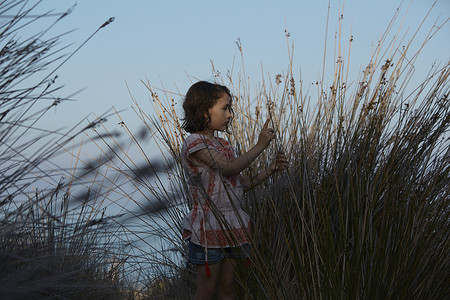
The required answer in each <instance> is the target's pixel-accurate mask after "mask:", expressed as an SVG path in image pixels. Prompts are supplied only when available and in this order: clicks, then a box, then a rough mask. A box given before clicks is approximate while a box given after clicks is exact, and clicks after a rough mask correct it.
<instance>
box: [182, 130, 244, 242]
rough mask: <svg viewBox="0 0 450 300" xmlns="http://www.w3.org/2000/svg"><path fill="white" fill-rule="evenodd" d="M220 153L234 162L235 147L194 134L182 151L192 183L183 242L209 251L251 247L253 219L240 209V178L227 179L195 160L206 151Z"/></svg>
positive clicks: (189, 180)
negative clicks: (251, 224)
mask: <svg viewBox="0 0 450 300" xmlns="http://www.w3.org/2000/svg"><path fill="white" fill-rule="evenodd" d="M202 149H208V151H217V152H219V153H220V154H222V155H223V156H225V158H227V159H230V160H232V159H234V151H233V148H232V147H231V144H230V143H229V142H228V141H226V140H224V139H222V138H217V139H211V138H209V137H207V136H204V135H201V134H197V133H194V134H191V135H190V136H188V137H187V138H186V140H185V141H184V143H183V146H182V149H181V163H182V165H183V168H184V171H185V176H186V179H187V182H188V200H189V201H190V204H191V205H192V209H191V211H190V212H189V213H188V214H187V216H186V217H185V219H184V221H183V238H184V239H189V238H190V239H191V241H192V242H193V243H195V244H198V245H201V246H204V247H209V248H225V247H233V246H239V245H242V244H245V243H248V233H249V228H250V221H249V216H248V215H247V213H245V212H244V211H243V210H242V209H241V208H240V201H241V199H242V194H243V190H242V186H241V184H240V181H239V176H225V175H222V174H221V172H220V170H218V169H214V168H210V167H208V166H206V165H203V164H201V163H199V162H196V161H193V160H192V159H191V157H190V156H191V154H193V153H195V152H197V151H199V150H202Z"/></svg>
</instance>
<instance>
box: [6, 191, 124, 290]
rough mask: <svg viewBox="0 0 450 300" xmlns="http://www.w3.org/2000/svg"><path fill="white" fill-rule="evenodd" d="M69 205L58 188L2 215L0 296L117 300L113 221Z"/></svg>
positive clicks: (87, 207) (117, 280)
mask: <svg viewBox="0 0 450 300" xmlns="http://www.w3.org/2000/svg"><path fill="white" fill-rule="evenodd" d="M61 193H62V195H61ZM60 197H61V198H62V199H58V198H60ZM58 200H60V201H58ZM61 200H62V201H61ZM69 201H70V196H69V193H68V192H67V191H66V192H64V191H62V190H61V186H59V187H58V188H57V189H55V190H54V192H53V193H52V194H50V195H46V193H43V192H39V191H36V193H35V194H34V195H32V196H30V199H29V201H27V202H25V203H23V204H22V205H20V206H19V207H15V208H12V207H9V208H4V209H3V210H2V211H1V214H2V219H1V222H0V239H1V243H0V244H1V247H0V261H1V265H2V268H1V271H0V295H2V297H6V298H8V299H25V298H36V297H38V298H45V297H49V298H60V297H64V298H71V299H73V298H84V299H86V298H90V299H94V298H95V299H113V298H119V291H120V286H119V277H118V274H120V270H114V262H113V261H112V258H113V257H114V254H115V255H116V256H119V257H120V256H123V255H122V254H121V253H120V252H119V251H118V249H116V248H114V247H112V245H113V243H112V242H111V241H110V232H109V230H108V229H109V227H110V226H111V224H110V223H111V222H110V220H108V219H107V218H106V217H105V216H103V215H101V214H99V213H96V212H95V211H96V210H95V208H93V207H89V205H87V202H85V203H84V204H83V205H82V206H81V207H77V208H71V209H69V205H68V202H69ZM115 247H118V248H119V249H120V247H119V245H116V246H115Z"/></svg>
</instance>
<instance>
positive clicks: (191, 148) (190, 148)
mask: <svg viewBox="0 0 450 300" xmlns="http://www.w3.org/2000/svg"><path fill="white" fill-rule="evenodd" d="M184 144H185V145H184V146H185V155H186V158H188V157H189V155H191V154H192V153H195V152H197V151H199V150H202V149H206V148H209V149H210V148H214V145H213V144H212V142H211V140H210V139H208V138H207V137H205V136H202V135H199V134H191V135H190V136H188V137H187V138H186V140H185V141H184Z"/></svg>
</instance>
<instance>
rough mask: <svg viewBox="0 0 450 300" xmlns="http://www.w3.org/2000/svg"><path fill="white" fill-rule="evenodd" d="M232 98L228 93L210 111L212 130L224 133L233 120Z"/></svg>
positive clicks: (210, 127) (210, 126)
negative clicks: (231, 110)
mask: <svg viewBox="0 0 450 300" xmlns="http://www.w3.org/2000/svg"><path fill="white" fill-rule="evenodd" d="M230 102H231V101H230V97H228V95H227V94H226V93H223V95H222V96H221V97H220V98H219V99H217V102H216V104H214V106H213V107H211V108H210V109H208V111H209V115H210V117H211V121H210V123H209V129H210V130H213V131H214V130H218V131H224V130H225V129H226V128H227V125H228V123H229V122H230V119H231V112H230V106H231V103H230Z"/></svg>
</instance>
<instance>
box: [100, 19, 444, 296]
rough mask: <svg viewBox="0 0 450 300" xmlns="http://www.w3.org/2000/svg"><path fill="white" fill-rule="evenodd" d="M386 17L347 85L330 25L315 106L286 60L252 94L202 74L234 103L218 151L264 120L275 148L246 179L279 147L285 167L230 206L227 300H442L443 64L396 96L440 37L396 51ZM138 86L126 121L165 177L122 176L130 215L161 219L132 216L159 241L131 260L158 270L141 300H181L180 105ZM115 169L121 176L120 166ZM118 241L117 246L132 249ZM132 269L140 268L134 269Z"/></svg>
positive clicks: (186, 286) (189, 275) (242, 146)
mask: <svg viewBox="0 0 450 300" xmlns="http://www.w3.org/2000/svg"><path fill="white" fill-rule="evenodd" d="M398 16H399V12H397V13H396V15H395V16H394V19H393V20H392V22H391V23H390V24H389V26H388V28H387V29H386V32H385V33H384V34H383V36H382V37H381V39H380V40H379V41H378V43H377V46H376V48H375V50H374V51H373V55H372V57H371V58H370V60H369V62H368V63H367V67H366V68H364V70H362V71H361V73H360V75H359V77H358V78H348V74H349V72H348V70H349V68H350V66H349V65H348V64H346V60H347V59H349V56H350V52H349V53H348V54H346V53H343V50H342V49H343V48H344V47H342V48H341V42H342V41H343V40H344V38H345V37H343V36H341V30H340V29H341V26H342V18H340V19H339V30H338V36H337V43H336V45H337V46H336V49H335V57H336V58H337V59H336V60H335V65H334V66H333V67H334V68H333V69H334V70H333V73H332V75H333V76H332V79H331V82H329V83H327V82H324V78H325V79H326V78H327V76H323V78H322V79H321V80H318V81H317V83H315V84H313V85H312V88H315V89H316V90H317V96H311V95H309V92H308V91H309V90H310V88H311V87H309V86H305V83H304V82H303V81H302V79H301V78H298V77H297V75H295V72H294V63H293V57H292V54H291V53H290V55H289V57H290V58H289V67H288V69H287V70H286V72H285V73H284V74H278V75H276V76H275V77H274V78H273V77H266V76H265V75H263V78H262V82H261V83H260V84H258V85H252V84H251V83H250V82H249V79H248V78H246V77H245V76H244V75H243V74H244V71H242V72H240V73H239V74H237V75H235V74H229V75H228V76H227V77H226V78H222V77H220V75H218V74H219V72H216V70H214V69H213V73H214V74H216V75H217V76H216V77H215V80H216V81H218V82H220V83H223V84H226V85H227V86H229V87H230V88H231V90H232V91H233V94H234V99H233V101H234V104H233V105H234V110H235V113H236V115H235V120H234V122H233V126H232V128H231V130H232V131H231V134H230V135H227V138H229V139H230V140H231V141H232V143H233V144H234V145H235V147H236V149H237V150H238V151H241V152H244V151H246V150H248V149H249V148H250V147H251V146H252V145H253V144H254V143H255V142H256V138H257V135H258V133H259V130H260V126H261V124H262V123H263V121H264V119H265V118H266V117H270V119H271V122H272V126H273V127H274V128H275V129H276V130H277V139H276V141H275V142H274V143H272V146H271V148H270V149H269V150H268V151H267V154H266V155H264V156H262V157H260V158H259V159H258V160H257V161H256V162H255V163H254V164H253V165H252V166H251V167H250V168H249V169H248V170H247V171H246V172H247V175H250V176H251V175H254V174H256V171H257V170H258V169H259V168H262V167H265V166H267V163H268V160H269V159H270V157H271V155H272V154H273V153H274V152H275V151H276V150H278V149H280V148H282V149H284V150H285V152H286V153H287V156H288V157H289V159H290V167H289V169H288V170H287V171H284V172H283V173H281V174H279V175H278V176H276V177H274V178H272V179H271V180H269V181H267V182H266V183H265V184H263V185H261V186H259V187H257V188H255V189H254V190H253V191H251V192H249V193H247V195H246V197H245V199H244V201H243V205H244V206H245V207H246V210H247V211H248V212H249V214H250V215H251V219H252V223H253V226H252V227H253V230H252V232H251V241H252V243H251V244H252V250H253V254H252V263H251V265H250V267H248V266H246V265H245V264H243V263H242V264H238V266H237V268H236V272H237V281H238V291H237V292H238V298H239V299H299V298H305V299H380V298H386V299H405V298H409V299H443V298H445V297H446V295H447V292H448V279H449V276H448V275H449V274H448V269H449V263H448V262H449V260H448V253H449V250H450V249H449V242H448V239H449V228H450V226H449V219H450V215H449V207H448V205H449V201H448V200H449V189H448V182H449V171H450V164H449V161H450V159H449V158H450V152H449V151H450V150H449V149H450V148H449V139H448V130H449V124H450V118H449V116H450V114H449V108H450V105H449V97H448V96H449V87H450V86H449V81H448V80H449V72H450V64H449V61H448V60H447V62H446V63H444V64H443V65H441V66H436V67H434V68H432V69H431V70H430V72H429V73H428V74H426V75H424V76H423V81H422V83H421V84H419V85H418V86H410V82H411V78H412V75H413V71H414V63H415V62H416V60H417V59H418V57H419V54H420V51H421V50H422V48H423V47H425V46H426V43H427V41H428V40H429V39H430V38H431V37H432V36H433V35H434V34H435V33H436V32H437V31H438V30H439V29H440V27H441V26H443V25H439V26H438V25H437V24H435V26H433V27H432V28H431V30H430V32H429V34H428V35H427V37H426V38H425V39H424V40H423V41H421V43H420V46H419V47H418V49H417V50H414V49H413V48H412V46H411V45H412V42H413V40H414V36H413V38H411V40H410V41H409V42H407V43H404V41H400V40H398V39H397V35H394V36H392V35H391V33H390V32H391V30H392V28H393V26H394V24H395V21H396V19H397V18H398ZM419 29H420V30H423V29H421V28H419ZM419 29H418V30H419ZM349 40H350V45H349V46H348V47H349V48H350V46H351V43H352V39H349ZM288 41H289V40H288ZM403 45H406V46H404V47H403ZM238 49H239V50H240V51H241V50H242V46H241V45H240V43H239V41H238ZM289 50H290V49H289ZM414 51H415V52H414ZM241 54H242V52H241ZM242 59H243V60H244V58H243V57H242ZM231 69H232V70H233V69H234V66H233V68H231ZM325 70H326V68H325V66H324V72H325ZM323 75H326V74H323ZM145 85H146V86H147V88H148V89H149V93H150V95H151V98H152V103H153V104H154V108H155V111H156V115H155V116H152V115H149V114H147V113H146V112H145V111H144V109H142V108H141V106H140V104H139V103H138V101H136V100H134V104H135V107H134V108H135V110H136V113H137V115H138V116H139V117H140V118H141V120H142V122H143V123H144V125H145V126H146V127H147V129H148V131H149V132H150V134H151V135H150V136H151V137H152V138H155V139H157V140H158V143H157V144H156V146H157V147H160V149H159V152H160V157H161V161H164V160H165V161H166V163H167V164H169V165H170V166H171V168H170V171H168V172H167V177H164V176H160V177H158V180H156V181H152V182H150V181H145V179H144V177H141V176H130V177H129V178H130V182H133V184H134V186H135V187H136V188H137V189H139V191H140V193H142V194H143V195H147V196H145V197H146V198H148V199H147V201H145V200H136V198H133V197H131V196H130V200H134V201H135V203H136V205H138V206H142V207H143V208H144V210H143V211H144V212H145V211H146V210H145V208H148V207H149V206H150V207H153V208H154V207H155V203H156V205H157V206H156V207H164V208H165V209H164V210H158V211H157V212H156V213H155V212H154V209H153V210H150V211H151V212H152V213H149V214H147V215H145V214H140V213H137V212H132V216H133V218H134V219H136V220H137V221H139V222H141V224H142V225H141V226H144V228H145V229H144V231H145V232H147V233H149V234H151V235H153V236H156V237H160V238H161V239H163V240H164V241H165V242H166V244H165V246H164V247H163V248H162V249H161V248H159V246H155V244H151V243H150V242H147V243H148V247H150V248H152V250H151V251H147V252H145V253H144V254H143V258H144V259H145V260H147V261H150V262H154V263H155V264H156V265H158V264H161V265H164V266H165V268H163V269H162V272H161V276H162V278H159V279H155V277H154V278H153V279H152V280H149V282H148V284H147V287H146V288H145V289H144V290H145V294H146V295H147V296H148V297H150V298H154V297H157V296H159V297H167V298H171V297H172V298H179V299H184V298H189V297H190V294H189V291H191V290H192V284H193V283H192V280H193V278H194V276H193V272H192V269H191V267H190V266H189V265H188V264H186V262H185V254H186V249H185V245H184V243H183V242H182V241H181V237H180V226H181V219H182V217H183V216H184V214H185V213H186V211H187V209H188V208H187V204H186V203H187V200H186V195H185V190H186V183H185V181H184V177H183V170H182V168H181V166H180V163H179V161H178V155H179V153H180V148H181V143H182V141H183V139H184V137H185V136H186V133H185V132H183V130H182V129H181V127H180V116H179V115H178V113H177V108H176V106H177V105H176V101H175V99H176V98H181V95H180V94H181V93H180V92H178V91H175V92H170V91H166V90H160V89H157V88H154V87H152V86H151V84H150V83H149V82H145ZM119 117H120V114H119ZM124 128H125V131H126V132H128V134H129V135H130V137H131V138H132V139H131V140H132V142H131V144H133V145H134V146H136V148H137V149H139V151H140V152H141V153H142V155H143V157H144V158H145V160H146V161H147V162H148V163H149V165H150V166H152V168H153V167H154V166H155V162H154V161H153V162H152V161H151V159H150V158H149V157H150V156H151V155H156V153H155V151H151V152H150V153H149V152H147V151H146V149H144V148H143V147H141V146H140V142H139V140H138V139H137V138H136V137H135V135H134V134H133V133H132V132H131V131H130V130H128V128H126V126H125V127H124ZM106 144H107V145H108V147H109V148H112V147H114V143H106ZM127 149H128V148H123V147H122V148H120V151H118V154H120V155H119V156H118V157H119V161H120V162H122V166H123V165H125V166H126V165H129V164H130V161H133V160H135V159H136V156H131V155H129V154H128V150H127ZM156 152H158V151H156ZM174 162H175V164H174ZM157 165H158V166H160V165H161V163H160V164H157ZM115 169H116V170H117V171H119V172H121V173H123V174H128V171H127V169H126V167H125V169H123V168H120V167H118V165H117V167H115ZM136 182H138V184H136ZM111 188H112V189H114V185H112V186H111ZM149 195H151V197H149ZM125 197H127V196H126V195H125ZM140 199H142V198H140ZM141 201H142V202H141ZM146 203H148V205H147V204H146ZM147 212H148V210H147ZM145 226H147V227H145ZM124 227H125V228H128V227H127V225H126V224H124ZM129 228H130V230H129V233H128V234H129V235H130V236H133V235H134V236H135V237H136V235H137V234H136V233H135V232H133V230H132V228H131V227H129ZM141 228H142V227H141ZM144 242H145V241H144ZM167 250H170V251H167ZM176 253H179V254H178V255H177V254H176ZM180 257H181V258H182V259H181V261H180ZM183 258H184V259H183ZM150 265H152V264H150ZM153 266H154V265H153ZM167 268H169V269H170V270H171V271H168V269H167ZM144 269H145V267H143V265H141V268H140V269H139V270H140V271H144ZM172 274H173V275H172ZM167 277H169V278H167ZM174 291H175V292H174ZM176 291H178V293H176Z"/></svg>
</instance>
